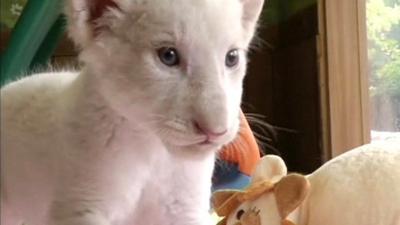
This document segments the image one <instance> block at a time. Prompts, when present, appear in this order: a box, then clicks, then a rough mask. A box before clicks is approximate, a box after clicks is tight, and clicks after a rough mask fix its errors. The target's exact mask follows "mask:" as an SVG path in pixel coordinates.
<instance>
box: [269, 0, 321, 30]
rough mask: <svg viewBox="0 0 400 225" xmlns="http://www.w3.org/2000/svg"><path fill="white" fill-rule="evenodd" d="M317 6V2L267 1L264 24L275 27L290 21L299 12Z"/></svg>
mask: <svg viewBox="0 0 400 225" xmlns="http://www.w3.org/2000/svg"><path fill="white" fill-rule="evenodd" d="M313 4H317V0H266V1H265V9H264V12H263V17H262V19H263V23H264V24H266V25H275V24H279V23H281V22H284V21H286V20H288V19H289V18H290V17H291V16H293V15H295V14H296V13H298V12H299V11H301V10H303V9H305V8H307V7H309V6H311V5H313Z"/></svg>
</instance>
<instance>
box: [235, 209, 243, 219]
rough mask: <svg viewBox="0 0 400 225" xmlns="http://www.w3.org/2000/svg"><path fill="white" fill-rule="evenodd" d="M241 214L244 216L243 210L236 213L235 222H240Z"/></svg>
mask: <svg viewBox="0 0 400 225" xmlns="http://www.w3.org/2000/svg"><path fill="white" fill-rule="evenodd" d="M243 214H244V210H243V209H241V210H239V211H238V212H237V213H236V219H237V220H240V218H242V216H243Z"/></svg>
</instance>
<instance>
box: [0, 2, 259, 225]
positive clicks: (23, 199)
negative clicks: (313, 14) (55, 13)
mask: <svg viewBox="0 0 400 225" xmlns="http://www.w3.org/2000/svg"><path fill="white" fill-rule="evenodd" d="M262 6H263V0H68V1H67V7H66V8H67V15H68V18H69V26H68V27H69V34H70V36H71V37H72V38H73V40H74V41H75V43H76V44H77V45H78V46H79V47H80V48H81V49H82V51H81V54H80V59H81V60H82V62H83V63H84V67H83V69H82V71H80V72H60V73H54V72H52V73H42V74H35V75H31V76H29V77H27V78H24V79H21V80H18V81H15V82H12V83H10V84H8V85H6V86H5V87H3V88H2V89H1V224H2V225H20V224H23V223H24V224H27V225H44V224H49V225H125V224H126V225H161V224H162V225H209V221H208V220H207V218H208V214H207V213H208V209H209V195H210V187H211V175H212V171H213V165H214V158H215V153H216V152H217V151H218V150H219V149H220V148H221V146H223V145H225V144H227V143H228V142H230V141H231V140H232V139H233V138H234V137H235V136H236V134H237V132H238V129H239V112H240V109H239V106H240V99H241V94H242V82H243V78H244V75H245V71H246V52H247V49H248V46H249V43H250V41H251V39H252V37H253V34H254V31H255V28H256V24H257V20H258V17H259V14H260V12H261V9H262Z"/></svg>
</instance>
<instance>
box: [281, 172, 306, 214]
mask: <svg viewBox="0 0 400 225" xmlns="http://www.w3.org/2000/svg"><path fill="white" fill-rule="evenodd" d="M309 191H310V183H309V181H308V180H307V178H306V177H304V176H302V175H299V174H291V175H288V176H286V177H284V178H282V179H281V180H280V181H279V182H278V183H277V184H276V185H275V188H274V193H275V198H276V203H277V206H278V210H279V214H280V216H281V218H282V219H285V218H286V217H287V216H288V215H289V214H290V213H291V212H293V211H294V210H295V209H296V208H297V207H298V206H299V205H300V204H301V203H302V202H303V200H304V199H305V198H306V196H307V195H308V193H309Z"/></svg>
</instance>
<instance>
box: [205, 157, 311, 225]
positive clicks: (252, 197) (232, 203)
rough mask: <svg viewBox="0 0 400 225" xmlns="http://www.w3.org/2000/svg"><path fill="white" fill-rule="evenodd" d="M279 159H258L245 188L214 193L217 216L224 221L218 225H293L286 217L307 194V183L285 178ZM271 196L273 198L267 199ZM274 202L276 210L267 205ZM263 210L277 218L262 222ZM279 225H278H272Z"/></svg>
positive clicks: (299, 177) (283, 168)
mask: <svg viewBox="0 0 400 225" xmlns="http://www.w3.org/2000/svg"><path fill="white" fill-rule="evenodd" d="M282 165H284V163H283V161H282V159H281V158H279V157H277V156H272V155H268V156H265V157H263V158H262V159H261V161H260V162H259V163H258V165H257V167H256V171H255V173H254V175H253V177H252V182H251V184H250V186H249V187H248V188H246V189H245V190H243V191H240V190H223V191H217V192H215V193H214V195H213V204H214V208H215V211H216V213H217V214H218V215H219V216H221V217H224V219H223V220H222V221H220V222H219V223H218V225H231V224H232V225H262V223H261V221H262V220H263V219H264V220H265V219H267V220H268V221H271V220H273V221H279V224H281V225H293V223H292V222H290V221H289V220H286V217H287V216H288V215H289V214H290V213H291V212H292V211H293V210H294V209H296V208H297V207H298V206H299V205H300V204H301V202H302V201H303V200H304V198H305V197H306V195H307V193H308V191H309V186H310V185H309V182H308V180H307V179H306V178H305V177H304V176H302V175H299V174H291V175H287V176H285V175H286V172H287V171H286V167H283V166H282ZM269 193H273V195H268V194H269ZM271 198H275V200H274V202H276V206H277V207H274V206H272V205H270V204H266V203H270V202H271ZM264 210H269V211H270V210H276V212H277V213H275V215H278V217H276V218H263V216H264V215H263V214H260V212H261V211H264ZM271 224H278V223H271Z"/></svg>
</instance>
